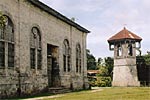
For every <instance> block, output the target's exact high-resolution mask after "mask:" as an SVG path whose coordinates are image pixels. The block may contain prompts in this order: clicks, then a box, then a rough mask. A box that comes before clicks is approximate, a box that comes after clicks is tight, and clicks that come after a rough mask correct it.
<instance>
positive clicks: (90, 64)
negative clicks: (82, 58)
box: [86, 49, 97, 70]
mask: <svg viewBox="0 0 150 100" xmlns="http://www.w3.org/2000/svg"><path fill="white" fill-rule="evenodd" d="M86 52H87V69H88V70H95V69H97V67H96V59H95V57H94V56H93V55H92V54H90V50H88V49H87V51H86Z"/></svg>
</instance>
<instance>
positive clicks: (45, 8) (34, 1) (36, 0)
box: [27, 0, 90, 33]
mask: <svg viewBox="0 0 150 100" xmlns="http://www.w3.org/2000/svg"><path fill="white" fill-rule="evenodd" d="M27 1H29V2H30V3H31V4H33V5H35V6H36V7H38V8H40V9H42V10H43V11H45V12H47V13H49V14H51V15H52V16H55V17H56V18H58V19H60V20H62V21H64V22H66V23H68V24H69V25H71V26H74V27H75V28H77V29H78V30H80V31H82V32H85V33H90V31H89V30H87V29H85V28H84V27H82V26H80V25H79V24H77V23H75V22H73V21H72V20H70V19H69V18H67V17H65V16H64V15H62V14H60V13H59V12H57V11H56V10H54V9H52V8H51V7H49V6H47V5H45V4H44V3H42V2H40V1H39V0H27Z"/></svg>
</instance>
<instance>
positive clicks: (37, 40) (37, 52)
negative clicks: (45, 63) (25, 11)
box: [30, 27, 42, 69]
mask: <svg viewBox="0 0 150 100" xmlns="http://www.w3.org/2000/svg"><path fill="white" fill-rule="evenodd" d="M30 66H31V68H33V69H35V68H36V67H37V69H41V67H42V48H41V33H40V31H39V29H38V28H37V27H33V28H32V30H31V36H30Z"/></svg>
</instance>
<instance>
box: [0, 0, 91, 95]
mask: <svg viewBox="0 0 150 100" xmlns="http://www.w3.org/2000/svg"><path fill="white" fill-rule="evenodd" d="M0 11H1V12H2V14H3V16H5V18H6V22H5V27H3V28H1V29H0V98H2V97H6V96H15V95H17V94H19V95H20V94H21V95H22V94H35V93H39V92H42V91H44V90H46V89H48V88H51V87H64V88H71V89H83V88H88V80H87V67H86V66H87V65H86V64H87V63H86V37H87V33H89V31H88V30H87V29H85V28H84V27H82V26H80V25H79V24H77V23H75V22H73V21H71V20H70V19H68V18H67V17H65V16H63V15H62V14H60V13H59V12H57V11H55V10H54V9H52V8H50V7H48V6H47V5H45V4H43V3H42V2H40V1H38V0H1V1H0Z"/></svg>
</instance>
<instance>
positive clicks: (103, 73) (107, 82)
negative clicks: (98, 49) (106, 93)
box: [95, 57, 114, 87]
mask: <svg viewBox="0 0 150 100" xmlns="http://www.w3.org/2000/svg"><path fill="white" fill-rule="evenodd" d="M104 60H105V63H104V64H103V65H101V66H100V68H99V70H100V73H98V74H97V81H96V82H95V84H96V86H99V87H110V86H111V81H112V71H113V66H114V60H113V58H111V57H106V58H105V59H104Z"/></svg>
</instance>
